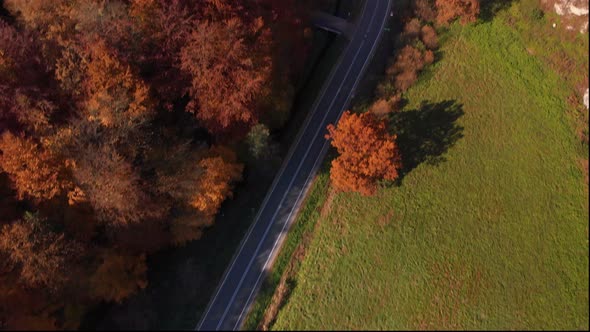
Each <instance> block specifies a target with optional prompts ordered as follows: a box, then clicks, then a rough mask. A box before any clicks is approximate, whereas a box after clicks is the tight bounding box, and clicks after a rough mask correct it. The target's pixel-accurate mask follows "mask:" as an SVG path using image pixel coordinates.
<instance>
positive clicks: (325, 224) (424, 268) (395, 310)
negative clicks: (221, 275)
mask: <svg viewBox="0 0 590 332" xmlns="http://www.w3.org/2000/svg"><path fill="white" fill-rule="evenodd" d="M514 6H517V5H514ZM517 13H518V10H517V9H514V7H513V8H509V9H505V10H504V11H503V12H501V13H499V14H498V16H496V17H495V18H494V19H489V20H487V21H486V20H484V21H482V22H479V23H478V24H475V25H469V26H465V27H462V26H460V25H458V24H455V25H452V26H451V27H450V29H449V30H448V31H447V32H445V33H444V35H443V39H442V47H441V49H440V51H439V54H438V60H437V62H436V63H435V64H434V65H433V66H431V67H430V68H429V69H428V70H427V71H426V72H425V73H423V75H422V77H421V79H420V81H419V82H418V83H417V84H416V85H415V86H414V87H412V88H411V89H410V90H409V91H408V92H407V93H406V95H405V97H406V98H407V100H408V104H407V105H406V106H405V107H404V109H403V111H402V112H400V113H396V114H393V115H391V119H390V120H391V121H390V122H391V127H392V131H393V132H394V133H397V134H398V135H399V137H398V140H399V145H400V148H401V150H402V153H403V155H404V158H405V160H406V172H405V174H404V175H403V178H402V179H401V180H400V181H399V183H397V184H395V185H391V186H384V187H383V188H382V189H381V190H380V191H379V193H378V194H377V195H376V196H375V197H361V196H359V195H356V194H335V195H333V196H330V197H329V199H327V200H321V201H322V202H324V201H325V203H323V204H325V205H324V206H323V210H322V211H321V213H315V214H314V218H316V222H317V225H315V226H314V227H315V228H314V234H313V238H312V239H311V240H310V243H309V245H308V247H307V250H306V254H305V258H304V259H303V260H302V261H301V263H300V267H299V268H298V271H297V273H296V275H295V276H294V277H293V279H292V280H290V286H291V290H290V291H289V294H288V295H287V298H286V300H285V303H284V305H283V306H282V308H281V309H280V311H279V312H278V314H277V315H276V321H275V322H274V324H273V325H272V326H271V328H272V329H277V330H282V329H290V330H296V329H332V330H333V329H588V309H589V306H588V185H587V182H585V176H584V173H583V171H582V169H581V167H580V161H581V160H582V159H587V158H588V146H587V145H586V144H583V143H581V142H580V139H579V137H578V135H576V133H575V121H576V119H575V116H572V115H571V114H570V113H571V112H570V111H569V109H570V106H568V103H567V98H568V96H569V94H570V93H571V89H570V86H569V85H568V83H567V82H565V81H564V80H563V79H562V78H561V76H559V75H558V74H557V72H556V71H555V70H554V69H553V67H551V66H550V64H548V62H547V61H544V58H543V57H540V56H538V54H535V45H536V46H537V47H538V46H539V45H541V44H542V41H535V42H534V43H535V45H531V42H527V39H526V38H529V37H530V33H531V31H532V30H531V29H528V28H527V27H526V26H525V27H522V26H521V28H520V29H517V28H515V25H514V24H515V23H514V18H515V17H516V18H518V17H517ZM545 19H547V18H545ZM540 20H544V19H540ZM544 23H547V22H544ZM518 24H520V23H518ZM531 24H532V23H531ZM535 24H543V22H539V23H535ZM527 29H528V30H527ZM585 38H586V39H585V40H582V41H579V40H578V41H576V40H573V41H571V43H572V45H575V44H574V43H578V45H579V47H580V48H582V47H584V50H586V51H584V52H587V47H588V42H587V38H588V37H587V35H586V36H585ZM567 45H570V44H567ZM556 47H560V46H559V45H558V46H556ZM568 47H569V46H568ZM564 49H565V51H564V52H573V53H575V52H578V53H580V51H577V50H573V51H571V50H569V49H567V48H564ZM537 53H538V52H537ZM586 56H587V53H586ZM546 58H549V57H546ZM585 61H586V62H587V61H588V60H587V58H586V60H585ZM586 66H587V64H586ZM325 179H327V173H326V172H325V171H324V172H323V174H321V175H320V181H318V183H320V185H323V184H324V183H325ZM320 192H324V193H325V192H327V191H326V190H322V191H320ZM312 201H313V202H312V203H310V204H313V203H314V202H316V203H317V201H318V200H317V199H314V200H312ZM295 227H297V226H295ZM307 227H309V226H307ZM275 278H278V277H275ZM250 326H255V325H250Z"/></svg>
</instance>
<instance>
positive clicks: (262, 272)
mask: <svg viewBox="0 0 590 332" xmlns="http://www.w3.org/2000/svg"><path fill="white" fill-rule="evenodd" d="M375 12H376V11H373V15H372V16H371V20H370V21H371V22H373V18H374V17H375ZM385 22H387V19H384V20H383V23H382V24H381V28H380V29H379V33H378V35H377V38H376V39H375V41H373V45H372V47H371V52H370V53H369V56H368V57H367V59H366V60H365V62H364V64H363V67H362V68H361V75H359V77H357V79H356V80H355V83H354V85H353V87H352V89H351V92H352V91H354V89H355V88H356V86H357V85H358V82H360V76H362V73H363V72H364V70H365V67H366V66H367V63H368V61H369V60H370V59H371V58H372V55H373V53H374V48H375V44H376V43H377V41H379V40H380V39H381V38H380V37H381V31H382V30H383V26H384V25H385ZM363 43H364V41H363V42H361V45H360V46H359V49H361V48H362V44H363ZM357 55H358V52H357V54H356V55H355V59H356V56H357ZM353 63H354V61H353ZM351 67H352V66H351ZM349 71H350V68H349ZM347 76H348V72H347V74H346V76H345V77H344V78H345V79H346V77H347ZM341 87H342V86H341ZM339 92H340V89H339V90H338V92H337V93H336V96H338V93H339ZM335 99H336V97H335V98H334V100H335ZM348 99H350V95H349V97H348ZM348 99H347V101H346V102H348ZM332 104H333V102H332ZM330 108H331V106H330V107H329V108H328V109H330ZM341 116H342V114H339V115H338V119H336V122H338V120H339V119H340V117H341ZM322 122H323V121H322ZM327 143H328V141H327V140H326V142H324V145H323V146H322V149H321V152H320V154H319V155H318V157H317V158H316V160H315V161H314V166H313V167H312V171H311V172H310V174H309V176H308V177H307V179H306V181H305V184H304V185H303V187H302V190H301V191H300V192H299V196H298V197H297V200H296V201H295V204H294V205H293V208H292V209H291V212H290V213H289V216H288V217H287V221H286V222H285V224H284V225H283V229H282V230H281V234H280V235H279V237H278V238H277V240H276V241H275V243H274V245H273V248H272V250H271V252H270V254H269V255H268V257H267V259H266V262H265V263H264V266H263V268H262V271H261V273H260V274H259V275H258V278H257V279H256V283H255V284H254V287H253V288H252V290H251V291H250V294H249V296H248V299H247V300H246V303H245V305H244V307H243V308H242V312H241V313H240V316H239V317H238V320H237V321H236V324H235V325H234V327H233V330H236V327H237V326H238V325H239V324H240V321H241V320H242V316H243V315H244V312H245V311H246V309H247V308H248V307H249V302H250V299H251V297H252V295H253V294H254V291H255V290H256V288H257V287H258V283H259V282H260V279H261V277H262V275H263V274H264V271H265V270H266V268H267V265H268V263H269V261H270V259H271V258H272V257H273V255H274V251H275V248H276V246H277V244H278V243H279V240H280V239H282V238H283V237H284V236H285V233H284V231H285V227H286V226H287V225H288V224H289V220H290V219H291V216H292V214H293V212H294V211H296V210H297V206H298V205H299V203H300V202H299V200H300V199H301V196H302V194H303V193H304V192H305V191H306V188H307V186H308V183H309V181H310V179H311V178H312V175H313V173H314V172H313V171H314V170H315V168H316V166H317V163H318V161H320V160H321V159H322V157H323V154H324V150H325V148H326V146H327ZM304 159H305V158H304ZM296 175H297V173H296ZM279 208H280V205H279ZM277 211H278V209H277ZM275 215H276V213H275ZM273 218H274V216H273Z"/></svg>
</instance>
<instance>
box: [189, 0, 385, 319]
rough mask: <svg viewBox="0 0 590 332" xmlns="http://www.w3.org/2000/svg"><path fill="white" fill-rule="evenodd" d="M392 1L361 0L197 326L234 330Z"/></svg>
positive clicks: (292, 215) (306, 185)
mask: <svg viewBox="0 0 590 332" xmlns="http://www.w3.org/2000/svg"><path fill="white" fill-rule="evenodd" d="M392 1H393V0H365V1H364V6H363V9H362V14H361V16H360V17H359V19H358V20H357V22H356V24H355V27H354V31H353V33H352V36H351V37H350V40H349V43H348V45H347V46H346V48H345V50H344V52H343V53H342V55H341V56H340V58H339V60H338V63H337V64H336V65H335V66H334V68H333V69H332V72H331V73H330V76H329V78H328V80H327V81H326V83H325V84H324V87H323V88H322V91H321V92H320V94H319V96H318V99H317V100H316V102H315V104H314V106H313V108H312V110H311V112H310V114H309V115H308V117H307V119H306V120H305V123H304V124H303V126H302V129H301V130H300V132H299V134H298V136H297V138H296V139H295V143H294V144H293V145H292V146H291V149H290V150H289V153H288V155H287V157H286V158H285V161H284V162H283V165H282V167H281V169H280V170H279V172H278V174H277V176H276V178H275V180H274V182H273V184H272V186H271V189H270V191H269V192H268V193H267V195H266V197H265V199H264V201H263V203H262V206H261V207H260V210H259V211H258V215H257V216H256V220H255V221H254V223H253V224H252V226H251V227H250V229H249V230H248V232H247V234H246V236H245V237H244V239H243V240H242V242H241V243H240V246H239V248H238V251H237V252H236V254H235V255H234V257H233V258H232V260H231V262H230V265H229V267H228V268H227V270H226V271H225V273H224V275H223V277H222V281H221V283H220V284H219V286H218V287H217V289H216V290H215V292H214V295H213V298H212V299H211V300H210V302H209V305H208V306H207V308H206V309H205V313H204V314H203V316H202V317H201V320H200V322H199V324H198V325H197V327H196V329H197V330H237V329H239V328H240V327H241V324H242V322H243V320H244V318H245V316H246V314H247V313H248V309H249V307H250V305H251V304H252V301H253V300H254V297H255V296H256V293H257V291H258V289H259V287H260V284H261V282H262V281H263V279H264V277H265V275H266V272H267V271H268V269H270V265H271V264H272V261H273V259H274V257H275V256H276V254H277V252H278V251H279V250H278V249H279V248H280V245H281V243H282V241H283V239H284V237H285V235H286V233H287V231H288V230H289V226H290V224H291V223H292V221H293V219H295V215H296V213H297V210H298V208H299V206H300V205H301V202H302V201H303V198H304V197H305V194H306V192H307V189H308V188H309V185H310V182H311V180H312V179H313V177H314V176H315V175H316V173H317V170H318V168H319V166H320V164H321V162H322V160H323V158H324V156H325V154H326V151H327V149H328V146H329V142H328V141H327V140H326V139H325V138H324V135H325V134H326V133H327V131H326V127H327V126H328V124H330V123H336V122H337V121H338V119H339V118H340V116H341V115H342V113H343V112H344V110H345V109H346V108H347V107H348V104H349V101H350V98H351V96H352V95H353V92H354V91H355V88H356V86H357V84H358V83H359V81H360V80H361V78H362V76H363V73H364V71H365V70H366V67H367V65H368V64H369V62H370V60H371V58H372V55H373V53H374V52H375V49H376V48H377V45H378V42H379V39H380V37H381V33H382V31H383V28H384V27H385V24H386V22H387V19H388V18H389V13H390V11H391V3H392Z"/></svg>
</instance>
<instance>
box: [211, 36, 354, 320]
mask: <svg viewBox="0 0 590 332" xmlns="http://www.w3.org/2000/svg"><path fill="white" fill-rule="evenodd" d="M363 43H364V42H362V43H361V46H362V44H363ZM361 49H362V48H361V47H359V48H358V49H357V51H356V54H355V56H354V58H353V61H352V63H354V62H355V60H356V58H357V57H358V55H359V53H360V51H361ZM352 67H353V66H352V65H351V66H350V67H348V70H347V71H346V74H344V78H343V79H342V82H340V86H339V87H338V91H337V92H336V94H335V95H334V99H332V102H331V103H330V106H328V110H329V109H331V108H332V106H333V105H334V102H336V99H338V94H339V93H340V90H342V86H343V85H344V82H345V81H346V78H347V77H348V74H350V70H351V69H352ZM328 115H329V112H325V114H324V117H323V118H322V121H320V124H322V123H324V121H326V118H327V117H328ZM306 129H307V128H306ZM322 129H323V128H322V126H321V125H320V126H319V127H318V129H317V130H316V131H315V134H314V135H313V137H314V138H313V140H312V142H313V141H314V140H315V138H316V137H317V136H318V133H319V132H320V131H322ZM312 146H313V144H310V145H309V146H308V147H307V150H305V154H304V155H303V158H301V162H300V163H299V165H297V169H296V170H295V173H294V174H293V177H292V178H291V181H290V182H289V185H288V186H287V189H286V190H285V192H284V194H283V196H282V197H281V200H280V201H279V205H278V207H277V209H276V210H275V213H274V214H273V215H272V218H271V222H270V223H269V224H268V226H267V227H266V229H265V230H264V234H262V238H261V239H260V241H259V242H258V245H257V246H256V250H255V251H254V255H253V256H252V258H251V259H250V262H248V266H246V270H245V271H244V274H243V275H242V278H240V282H238V286H237V287H236V289H235V290H234V293H233V294H232V297H231V298H230V300H229V304H228V305H227V307H226V308H225V311H224V312H223V315H222V316H221V319H220V322H219V323H218V324H217V328H216V330H217V329H219V326H221V324H222V323H223V320H224V319H225V316H226V315H227V312H228V311H229V309H230V308H231V306H232V305H233V303H234V300H235V298H236V295H237V294H238V291H239V290H240V286H242V283H243V282H244V278H246V275H247V274H248V272H250V268H251V267H252V263H253V262H254V260H255V259H256V256H258V251H260V247H261V246H262V244H263V243H264V240H265V239H266V235H268V231H270V229H271V228H272V226H274V220H275V218H276V216H277V214H278V213H279V210H280V209H281V206H282V205H283V202H284V201H285V198H286V197H287V195H288V194H289V191H290V190H291V188H292V187H293V183H294V182H295V179H297V175H299V171H300V170H301V167H302V166H303V164H305V159H306V158H307V156H308V155H309V151H310V150H311V148H312ZM285 224H287V223H285ZM283 229H284V226H283Z"/></svg>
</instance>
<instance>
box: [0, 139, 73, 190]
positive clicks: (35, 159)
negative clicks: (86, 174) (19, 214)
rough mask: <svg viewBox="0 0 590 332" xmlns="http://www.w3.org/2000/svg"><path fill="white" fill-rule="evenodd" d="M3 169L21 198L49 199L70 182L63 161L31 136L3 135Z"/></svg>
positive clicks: (0, 153) (0, 151) (0, 148)
mask: <svg viewBox="0 0 590 332" xmlns="http://www.w3.org/2000/svg"><path fill="white" fill-rule="evenodd" d="M0 171H4V172H6V173H7V174H8V176H9V178H10V180H11V181H12V182H13V184H14V187H15V189H16V192H17V195H18V198H19V199H23V198H24V197H26V196H28V197H31V198H33V199H35V200H47V199H51V198H53V197H55V196H56V195H59V194H60V193H61V192H62V190H63V189H64V188H66V187H67V186H68V185H69V181H68V180H67V179H66V176H65V168H64V165H63V163H61V162H60V161H59V159H58V158H57V157H55V156H54V155H52V154H51V153H50V152H49V151H46V150H44V149H42V148H41V147H40V146H39V144H37V143H35V142H34V141H33V140H32V139H30V138H25V137H21V136H15V135H13V134H12V133H10V132H5V133H4V134H2V135H1V136H0Z"/></svg>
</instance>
